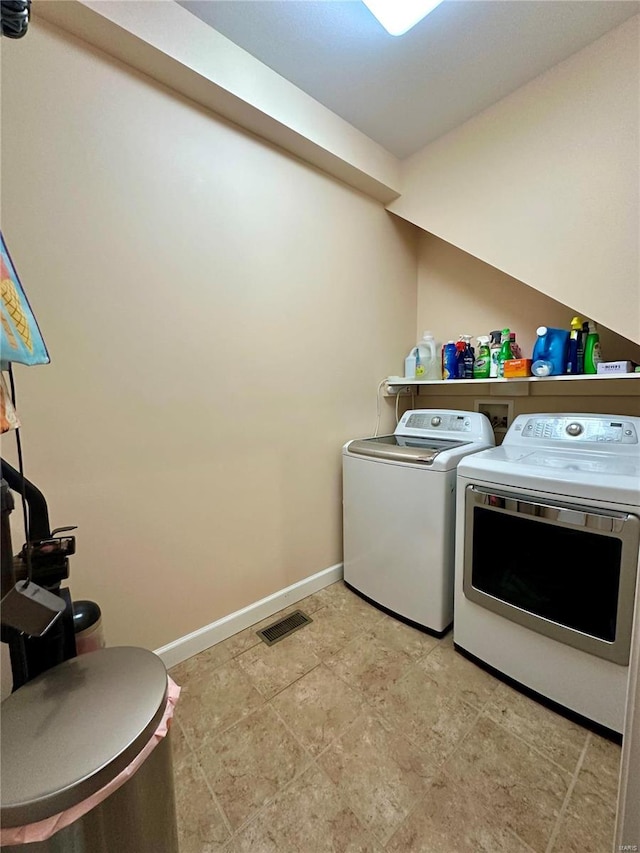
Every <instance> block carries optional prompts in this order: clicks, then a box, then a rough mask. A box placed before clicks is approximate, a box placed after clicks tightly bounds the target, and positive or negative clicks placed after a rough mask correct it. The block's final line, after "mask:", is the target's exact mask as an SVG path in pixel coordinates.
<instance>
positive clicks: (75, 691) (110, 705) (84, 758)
mask: <svg viewBox="0 0 640 853" xmlns="http://www.w3.org/2000/svg"><path fill="white" fill-rule="evenodd" d="M167 683H168V682H167V671H166V669H165V666H164V664H163V663H162V661H161V660H160V658H159V657H158V656H157V655H155V654H154V653H153V652H150V651H147V650H146V649H139V648H133V647H129V646H122V647H114V648H107V649H100V650H99V651H96V652H91V653H90V654H86V655H80V656H79V657H76V658H73V659H72V660H68V661H65V662H64V663H62V664H60V665H59V666H56V667H53V669H50V670H47V672H44V673H42V675H39V676H38V677H37V678H35V679H34V680H33V681H30V682H28V683H27V684H25V685H24V686H23V687H21V688H20V689H19V690H17V691H16V692H15V693H12V694H11V696H9V697H8V698H7V699H5V701H4V702H3V703H2V713H1V720H2V764H1V766H0V779H1V783H0V784H1V789H0V790H1V803H2V805H1V810H0V822H1V825H2V826H22V825H23V824H26V823H33V822H35V821H39V820H43V819H44V818H47V817H50V816H51V815H54V814H57V813H58V812H61V811H64V810H65V809H67V808H70V807H71V806H73V805H75V804H76V803H79V802H81V801H82V800H84V799H86V798H87V797H88V796H90V795H91V794H93V793H95V792H96V791H98V790H99V789H100V788H102V787H103V786H104V785H106V784H107V782H109V781H110V780H111V779H113V778H114V777H115V776H117V775H118V773H120V771H122V770H124V768H125V767H126V766H127V765H128V764H130V763H131V761H133V759H134V758H135V757H136V755H137V754H138V753H139V752H140V750H141V749H142V748H143V747H144V745H145V744H146V743H147V741H148V740H149V739H150V738H151V736H152V734H153V732H154V731H155V730H156V728H157V727H158V724H159V723H160V720H161V719H162V715H163V713H164V710H165V705H166V697H167Z"/></svg>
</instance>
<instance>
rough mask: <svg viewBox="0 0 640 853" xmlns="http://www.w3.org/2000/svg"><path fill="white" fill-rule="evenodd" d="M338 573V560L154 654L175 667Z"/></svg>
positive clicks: (315, 589)
mask: <svg viewBox="0 0 640 853" xmlns="http://www.w3.org/2000/svg"><path fill="white" fill-rule="evenodd" d="M342 576H343V566H342V563H337V564H336V565H335V566H329V568H328V569H323V570H322V571H321V572H316V574H315V575H311V576H310V577H308V578H304V580H301V581H298V582H297V583H294V584H292V585H291V586H287V587H285V588H284V589H281V590H280V591H279V592H274V593H273V595H268V596H267V597H266V598H263V599H261V600H260V601H256V602H255V604H250V605H249V606H248V607H243V608H242V610H236V612H235V613H230V614H229V615H228V616H223V617H222V619H218V620H217V621H216V622H212V623H211V624H210V625H205V626H204V627H203V628H198V630H197V631H193V632H192V633H191V634H186V635H185V636H184V637H180V638H179V639H177V640H174V641H173V642H172V643H168V644H167V645H166V646H162V648H160V649H156V650H155V653H156V654H157V655H158V656H159V657H160V658H162V661H163V662H164V665H165V666H166V667H167V668H169V667H172V666H175V665H176V664H178V663H181V662H182V661H183V660H187V658H190V657H193V655H197V654H198V653H199V652H203V651H204V650H205V649H209V648H211V646H215V644H216V643H221V642H222V641H223V640H226V639H228V638H229V637H232V636H233V635H234V634H237V633H238V631H243V630H244V629H245V628H248V627H249V626H250V625H255V623H256V622H260V621H261V620H262V619H267V618H268V617H269V616H273V614H274V613H277V612H278V611H279V610H282V609H283V608H284V607H288V606H289V605H290V604H295V603H296V602H297V601H301V600H302V599H303V598H306V597H307V596H308V595H311V594H312V593H314V592H318V590H320V589H324V587H325V586H329V584H332V583H335V582H336V581H339V580H342Z"/></svg>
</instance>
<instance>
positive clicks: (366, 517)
mask: <svg viewBox="0 0 640 853" xmlns="http://www.w3.org/2000/svg"><path fill="white" fill-rule="evenodd" d="M494 443H495V442H494V436H493V430H492V429H491V424H490V423H489V421H488V419H487V418H486V417H485V416H484V415H482V414H480V413H479V412H461V411H451V410H435V409H417V410H412V411H408V412H405V414H404V415H403V416H402V418H401V419H400V421H399V423H398V425H397V427H396V430H395V432H394V434H393V435H383V436H375V437H372V438H364V439H359V440H354V441H350V442H348V443H347V444H345V446H344V448H343V458H342V461H343V468H342V471H343V516H344V580H345V582H346V583H347V585H348V586H349V587H351V589H353V590H354V591H356V592H358V593H360V594H361V595H363V596H364V597H365V598H366V599H367V600H369V601H370V602H372V603H373V604H376V605H378V606H379V607H381V608H382V609H384V610H386V611H387V612H390V613H392V614H393V615H395V616H399V617H400V618H401V619H403V620H404V621H406V622H409V623H410V624H413V625H415V626H416V627H419V628H422V629H425V630H427V631H429V632H431V633H434V634H436V635H442V634H444V633H445V632H446V631H447V630H448V628H449V627H450V625H451V622H452V619H453V573H454V535H455V531H454V526H455V489H456V466H457V465H458V462H459V461H460V460H461V459H462V458H464V457H466V456H467V455H468V454H470V453H477V452H478V451H479V450H482V449H483V448H486V447H491V446H492V445H493V444H494Z"/></svg>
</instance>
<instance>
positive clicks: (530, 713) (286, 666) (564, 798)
mask: <svg viewBox="0 0 640 853" xmlns="http://www.w3.org/2000/svg"><path fill="white" fill-rule="evenodd" d="M297 608H300V609H302V610H303V611H304V612H306V613H307V614H308V615H310V616H311V617H312V619H313V622H312V623H311V624H310V625H308V626H306V627H304V628H302V629H301V630H299V631H297V632H296V633H294V634H292V635H291V636H289V637H287V638H285V639H284V640H281V641H280V642H279V643H277V644H276V645H274V646H271V647H269V646H267V645H265V644H264V643H262V642H261V641H260V640H259V638H258V637H257V636H256V633H255V632H256V630H257V629H258V628H261V627H265V626H266V625H268V624H270V623H271V622H274V621H275V620H276V619H277V618H279V617H280V616H281V615H285V614H287V613H289V612H291V611H292V610H295V609H297ZM452 643H453V641H452V635H451V633H449V635H447V637H445V638H444V639H442V640H437V639H435V638H433V637H430V636H428V635H426V634H423V633H421V632H419V631H416V630H414V629H412V628H409V627H407V626H406V625H404V624H402V623H400V622H398V621H397V620H395V619H392V618H391V617H389V616H386V615H385V614H383V613H381V612H379V611H378V610H377V609H375V608H373V607H371V606H369V605H368V604H367V603H366V602H364V601H362V600H361V599H360V598H359V597H358V596H356V595H354V594H353V593H351V592H350V591H349V590H348V589H347V588H346V587H345V586H344V584H343V583H342V582H339V583H336V584H333V585H332V586H329V587H327V588H326V589H323V590H321V591H320V592H318V593H315V594H314V595H312V596H310V597H309V598H306V599H305V600H304V601H302V602H299V603H298V604H297V605H295V606H293V607H290V608H287V609H286V610H284V611H282V613H281V614H276V615H275V616H272V617H270V618H269V619H267V620H265V621H264V622H261V623H259V624H258V625H255V626H253V627H252V628H248V629H247V630H245V631H242V632H241V633H239V634H236V635H235V636H233V637H231V638H229V639H228V640H226V641H224V642H223V643H219V644H218V645H216V646H213V647H212V648H211V649H208V650H207V651H205V652H202V654H199V655H197V656H195V657H193V658H191V659H189V660H188V661H185V662H184V663H181V664H179V665H178V666H176V667H174V668H173V669H172V670H171V675H172V677H173V678H174V680H175V681H177V683H178V684H180V685H181V686H182V688H183V690H182V696H181V698H180V701H179V704H178V710H177V714H176V719H175V723H176V724H175V726H174V730H173V735H172V737H173V749H174V767H175V776H176V798H177V806H178V822H179V830H180V840H181V848H180V850H181V853H213V851H218V850H224V851H228V853H241V851H251V853H269V851H278V853H290V851H291V853H294V851H295V853H298V851H300V853H315V851H340V853H342V851H344V852H345V853H347V851H349V853H351V852H352V851H353V853H355V851H362V853H365V851H366V853H374V851H375V853H382V851H389V853H458V851H459V853H515V851H523V853H527V851H528V853H578V851H580V853H610V851H611V849H612V844H613V829H614V821H615V807H616V794H617V784H618V767H619V760H620V748H619V747H618V746H616V745H615V744H613V743H611V742H609V741H607V740H604V739H603V738H600V737H598V736H597V735H595V734H593V733H591V732H589V731H587V730H586V729H583V728H581V727H580V726H578V725H576V724H574V723H571V722H569V721H568V720H566V719H564V718H563V717H560V716H558V715H557V714H554V713H553V712H552V711H549V710H548V709H546V708H544V707H543V706H541V705H538V704H537V703H536V702H533V701H532V700H530V699H528V698H526V697H524V696H522V695H521V694H519V693H517V692H515V691H513V690H511V689H510V688H509V687H507V686H506V685H504V684H502V683H501V682H499V681H497V680H496V679H494V678H493V677H492V676H490V675H488V674H487V673H485V672H484V671H483V670H481V669H479V668H478V667H476V666H475V665H474V664H472V663H470V662H469V661H467V660H466V659H465V658H463V657H462V656H461V655H459V654H458V653H457V652H455V650H454V649H453V644H452Z"/></svg>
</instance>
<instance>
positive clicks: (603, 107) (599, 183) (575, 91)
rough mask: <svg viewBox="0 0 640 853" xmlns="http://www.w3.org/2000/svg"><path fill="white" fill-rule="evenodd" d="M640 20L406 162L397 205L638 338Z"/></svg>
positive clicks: (495, 262) (397, 210) (464, 246)
mask: <svg viewBox="0 0 640 853" xmlns="http://www.w3.org/2000/svg"><path fill="white" fill-rule="evenodd" d="M639 29H640V16H635V17H634V18H631V19H630V20H629V21H628V22H626V23H625V24H623V25H622V26H621V27H619V28H617V29H616V30H613V31H612V32H610V33H608V34H606V35H605V36H603V37H602V38H601V39H599V40H598V41H596V42H594V43H593V44H592V45H590V46H588V47H586V48H585V49H584V50H582V51H580V52H579V53H577V54H575V55H574V56H572V57H570V58H569V59H567V60H565V61H564V62H562V63H560V64H559V65H557V66H555V67H554V68H552V69H551V70H549V71H547V72H546V73H544V74H542V75H540V76H539V77H537V78H536V79H535V80H533V81H531V82H530V83H528V84H527V85H525V86H523V87H521V88H520V89H518V90H517V91H515V92H514V93H513V94H511V95H509V96H508V97H506V98H504V99H503V100H501V101H499V102H498V103H497V104H495V105H494V106H492V107H490V108H488V109H487V110H485V111H484V112H482V113H480V114H479V115H477V116H475V117H474V118H473V119H471V120H470V121H468V122H466V123H465V124H463V125H461V126H460V127H459V128H456V129H455V130H453V131H451V132H450V133H448V134H446V135H445V136H443V137H441V138H440V139H439V140H437V141H435V142H433V143H432V144H430V145H428V146H427V147H426V148H425V149H423V150H422V151H421V152H418V153H417V154H415V155H414V156H412V157H410V158H409V159H408V160H406V161H405V162H404V164H403V172H402V195H401V197H400V198H399V199H398V200H397V201H395V202H393V203H391V204H390V205H389V209H390V210H392V211H394V212H395V213H397V214H398V215H400V216H402V217H404V218H406V219H408V220H409V221H410V222H413V223H415V224H417V225H419V226H420V227H421V228H423V229H424V230H425V231H428V232H430V233H433V234H436V235H438V236H439V237H441V238H443V239H444V240H447V241H448V242H449V243H452V244H454V245H456V246H458V247H460V248H462V249H464V250H465V251H467V252H469V253H470V254H472V255H474V256H476V257H478V258H481V259H482V260H484V261H486V262H487V263H489V264H492V265H493V266H494V267H497V268H498V269H500V270H503V271H504V272H506V273H508V274H509V275H511V276H514V277H515V278H517V279H518V280H520V281H522V282H525V283H526V284H527V285H530V286H531V287H532V288H535V289H536V290H539V291H541V292H543V293H545V294H547V295H548V296H550V297H552V298H553V299H556V300H557V301H558V302H561V303H564V304H566V305H569V306H572V307H573V308H574V309H575V310H576V311H577V312H579V313H581V314H585V315H587V316H589V317H591V318H592V319H594V320H595V321H597V322H599V323H601V324H602V325H604V326H607V327H608V328H610V329H613V330H615V331H616V332H618V333H620V334H621V335H623V336H624V337H626V338H628V339H630V340H634V341H636V342H640V262H639V248H638V244H639V239H640V237H639V234H640V226H639V216H638V195H639V188H640V179H639V168H640V158H639V157H638V152H639V151H640V130H639V125H640V109H639V106H638V105H639V94H640V92H639V85H640V73H639V72H640V51H639V50H638V44H639V38H640V33H639Z"/></svg>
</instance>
